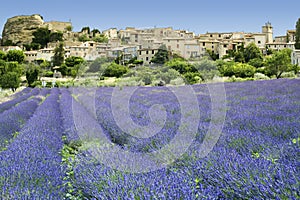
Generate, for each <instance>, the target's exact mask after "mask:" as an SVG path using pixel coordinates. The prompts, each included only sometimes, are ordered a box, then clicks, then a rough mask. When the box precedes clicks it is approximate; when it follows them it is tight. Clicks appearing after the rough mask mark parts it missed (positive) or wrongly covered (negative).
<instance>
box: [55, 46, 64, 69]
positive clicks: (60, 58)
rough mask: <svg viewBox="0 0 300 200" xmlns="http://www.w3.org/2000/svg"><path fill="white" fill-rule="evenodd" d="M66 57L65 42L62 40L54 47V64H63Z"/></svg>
mask: <svg viewBox="0 0 300 200" xmlns="http://www.w3.org/2000/svg"><path fill="white" fill-rule="evenodd" d="M64 59H65V50H64V44H63V43H62V42H61V43H59V45H58V46H57V47H55V49H54V56H53V58H52V63H53V66H61V64H62V63H63V62H64Z"/></svg>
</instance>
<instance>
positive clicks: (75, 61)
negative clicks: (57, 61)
mask: <svg viewBox="0 0 300 200" xmlns="http://www.w3.org/2000/svg"><path fill="white" fill-rule="evenodd" d="M83 62H84V59H83V58H81V57H79V56H70V57H68V58H66V60H65V64H66V65H67V66H68V67H74V66H76V65H79V64H81V63H83Z"/></svg>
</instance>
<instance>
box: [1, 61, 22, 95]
mask: <svg viewBox="0 0 300 200" xmlns="http://www.w3.org/2000/svg"><path fill="white" fill-rule="evenodd" d="M22 72H23V69H22V65H20V64H19V63H18V62H16V61H14V62H5V61H4V60H0V87H2V88H4V89H8V88H11V89H12V91H14V92H15V91H16V89H17V88H18V87H19V85H20V82H21V79H20V78H21V75H22Z"/></svg>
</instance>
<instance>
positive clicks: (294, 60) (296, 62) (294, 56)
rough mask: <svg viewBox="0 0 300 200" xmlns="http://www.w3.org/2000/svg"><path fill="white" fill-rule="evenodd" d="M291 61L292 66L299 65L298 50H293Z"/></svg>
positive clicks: (299, 51) (299, 53)
mask: <svg viewBox="0 0 300 200" xmlns="http://www.w3.org/2000/svg"><path fill="white" fill-rule="evenodd" d="M291 61H292V64H293V65H300V49H295V50H293V52H292V55H291Z"/></svg>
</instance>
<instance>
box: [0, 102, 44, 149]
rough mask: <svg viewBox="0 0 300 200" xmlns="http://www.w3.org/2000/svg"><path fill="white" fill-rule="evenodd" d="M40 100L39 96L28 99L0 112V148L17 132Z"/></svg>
mask: <svg viewBox="0 0 300 200" xmlns="http://www.w3.org/2000/svg"><path fill="white" fill-rule="evenodd" d="M40 100H41V99H39V98H32V99H28V100H26V101H23V102H21V103H20V104H19V105H18V106H15V107H13V108H11V109H9V110H6V111H4V112H3V113H1V114H0V124H1V126H0V149H3V148H4V147H5V146H6V145H7V143H8V142H9V140H10V139H12V138H13V137H14V136H16V135H17V134H18V131H20V129H21V128H22V126H23V125H24V124H25V123H26V122H27V120H28V119H29V118H30V117H31V116H32V115H33V113H34V112H35V110H36V108H37V107H38V103H39V102H40Z"/></svg>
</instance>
